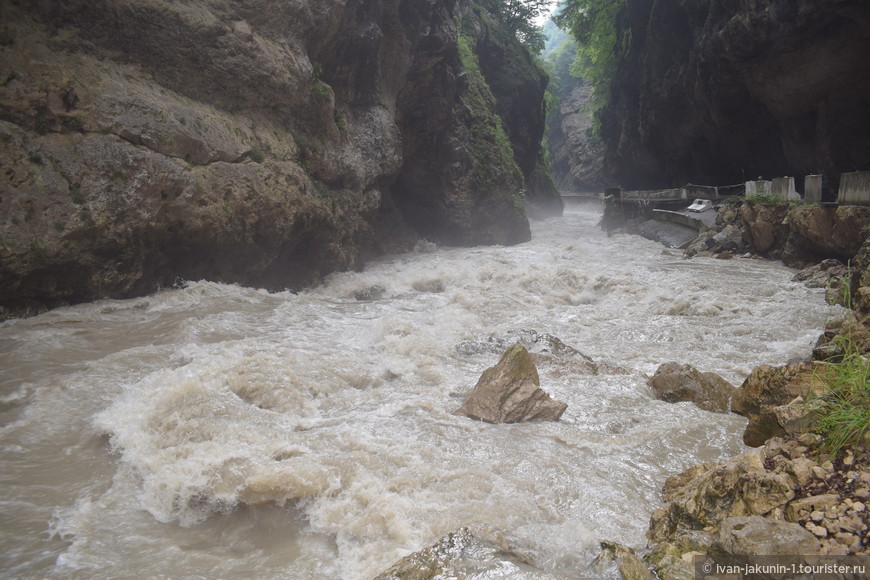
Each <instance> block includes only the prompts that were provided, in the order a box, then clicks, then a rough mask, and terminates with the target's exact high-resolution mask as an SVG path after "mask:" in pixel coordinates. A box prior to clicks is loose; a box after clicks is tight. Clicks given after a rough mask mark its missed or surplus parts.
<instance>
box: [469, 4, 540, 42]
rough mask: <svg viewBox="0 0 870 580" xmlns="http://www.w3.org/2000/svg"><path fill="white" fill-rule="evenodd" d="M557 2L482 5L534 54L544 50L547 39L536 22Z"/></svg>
mask: <svg viewBox="0 0 870 580" xmlns="http://www.w3.org/2000/svg"><path fill="white" fill-rule="evenodd" d="M554 3H555V0H481V2H480V4H481V5H483V7H484V8H486V9H487V10H489V11H490V13H492V14H493V15H495V16H496V17H497V18H498V19H499V21H500V22H501V23H502V25H504V27H505V28H507V29H508V30H510V31H511V32H513V33H514V34H515V35H516V37H517V38H518V39H519V40H520V42H522V43H523V44H524V45H525V46H526V47H527V48H528V49H529V51H531V52H532V53H533V54H538V53H539V52H541V51H542V50H543V49H544V42H545V41H546V38H545V37H544V33H543V32H542V31H541V28H540V26H538V25H537V24H536V23H535V21H536V20H538V19H539V18H540V17H541V16H543V15H544V14H546V13H547V12H548V11H549V10H550V7H551V6H552V5H553V4H554Z"/></svg>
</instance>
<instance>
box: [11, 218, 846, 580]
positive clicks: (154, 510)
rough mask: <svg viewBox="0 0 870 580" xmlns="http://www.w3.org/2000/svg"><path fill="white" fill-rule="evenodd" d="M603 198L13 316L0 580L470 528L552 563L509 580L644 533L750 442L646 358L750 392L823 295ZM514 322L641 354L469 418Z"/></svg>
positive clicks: (353, 546) (286, 572) (248, 557)
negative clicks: (607, 204)
mask: <svg viewBox="0 0 870 580" xmlns="http://www.w3.org/2000/svg"><path fill="white" fill-rule="evenodd" d="M599 218H600V214H599V212H598V208H597V207H594V206H591V207H580V208H568V209H567V210H566V213H565V215H564V216H563V217H561V218H554V219H549V220H546V221H540V222H534V223H533V224H532V230H533V239H532V241H531V242H529V243H527V244H523V245H519V246H513V247H486V248H473V249H467V248H463V249H459V248H439V247H434V246H431V245H427V244H421V245H420V247H419V248H418V251H416V252H414V253H412V254H406V255H401V256H397V257H392V258H389V259H385V260H382V261H379V262H377V263H373V264H371V265H369V267H368V268H367V269H366V271H364V272H359V273H341V274H335V275H332V276H330V277H329V278H328V279H327V280H326V282H325V283H324V284H323V285H321V286H319V287H317V288H313V289H311V290H308V291H305V292H301V293H299V294H292V293H289V292H287V293H277V294H269V293H267V292H265V291H261V290H257V289H251V288H243V287H238V286H231V285H221V284H215V283H209V282H196V283H191V284H189V285H187V286H186V287H185V288H182V289H173V290H166V291H164V292H160V293H159V294H156V295H152V296H148V297H145V298H140V299H132V300H107V301H100V302H97V303H93V304H86V305H79V306H74V307H69V308H61V309H57V310H53V311H51V312H48V313H46V314H43V315H41V316H38V317H35V318H30V319H22V320H14V321H9V322H5V323H3V324H2V325H0V369H2V379H0V380H2V383H0V413H2V431H0V445H2V466H0V478H2V484H0V485H2V488H0V501H2V513H3V520H2V538H0V542H2V546H3V550H2V562H0V570H2V577H3V578H36V577H39V578H42V577H51V578H54V577H57V578H70V577H72V578H109V577H111V578H132V577H136V578H146V577H148V578H163V577H167V578H169V577H171V578H286V579H308V578H311V579H321V578H322V579H349V580H364V579H368V578H371V577H372V576H374V575H376V574H377V573H378V572H380V571H382V570H383V569H384V568H386V567H387V566H388V565H390V564H391V563H392V562H394V561H395V560H397V559H399V558H401V557H402V556H404V555H406V554H408V553H410V552H413V551H416V550H419V549H420V548H422V547H424V546H427V545H429V544H431V543H433V542H435V541H436V540H437V539H439V538H440V537H441V536H443V535H444V534H446V533H447V532H450V531H452V530H455V529H457V528H459V527H460V526H463V525H468V524H488V525H491V526H494V527H496V528H498V529H501V530H503V531H505V532H508V533H509V534H510V535H512V536H513V537H515V538H517V539H518V541H519V542H521V543H523V545H525V546H526V549H527V551H528V553H530V554H532V555H533V556H534V558H535V564H536V565H537V566H538V567H539V568H540V569H542V570H543V571H544V572H543V573H544V574H546V575H541V573H538V574H536V575H530V574H529V573H526V572H523V571H520V570H515V571H513V572H511V571H510V570H508V571H504V570H503V571H502V572H504V573H503V574H501V573H500V575H499V576H498V577H500V578H504V577H508V578H570V577H577V576H578V575H580V574H582V573H585V572H586V571H587V566H588V564H589V562H590V561H591V560H592V559H593V558H594V557H595V555H596V554H597V551H598V542H599V541H600V540H602V539H608V540H613V541H617V542H621V543H623V544H627V545H630V546H633V547H642V546H643V545H645V537H644V534H645V531H646V527H647V524H648V521H649V516H650V513H651V512H652V511H653V510H654V509H656V508H657V507H658V506H659V505H661V503H660V498H659V492H660V489H661V486H662V484H663V482H664V480H665V478H667V477H668V476H670V475H673V474H675V473H678V472H680V471H682V470H684V469H685V468H687V467H689V466H691V465H694V464H697V463H700V462H705V461H712V460H719V459H724V458H727V457H730V456H732V455H735V454H737V453H740V452H742V451H743V450H745V447H744V446H743V444H742V441H741V433H742V431H743V427H744V426H745V419H743V418H741V417H738V416H735V415H721V414H713V413H708V412H705V411H701V410H699V409H697V408H696V407H694V406H693V405H691V404H689V403H681V404H676V405H671V404H667V403H664V402H660V401H656V400H653V399H652V398H651V396H650V391H649V388H648V387H647V385H646V381H645V377H644V376H643V374H642V373H647V374H652V373H653V372H654V371H655V369H656V368H657V367H658V365H659V364H661V363H664V362H668V361H677V362H680V363H690V364H692V365H694V366H696V367H697V368H699V369H700V370H702V371H712V372H716V373H719V374H720V375H722V376H723V377H724V378H725V379H727V380H728V381H730V382H731V383H732V384H734V385H735V386H739V384H740V383H741V382H742V380H743V379H744V378H745V376H746V375H747V374H748V373H749V371H750V370H751V369H752V368H753V367H754V366H756V365H758V364H765V363H766V364H773V365H779V364H784V363H785V362H787V361H789V360H790V359H794V358H798V357H806V356H807V355H809V354H810V351H811V348H812V346H813V344H814V342H815V340H816V338H817V337H818V335H819V334H820V332H821V328H822V325H823V323H824V320H825V317H826V316H827V315H829V314H830V307H829V306H827V305H826V304H825V303H824V300H823V291H822V290H819V289H808V288H806V287H804V286H803V285H802V284H800V283H796V282H791V278H792V276H793V275H794V271H793V270H790V269H788V268H786V267H784V266H782V265H780V264H776V263H772V262H765V261H759V260H751V259H734V260H714V259H704V258H695V259H692V260H684V259H683V258H682V256H681V252H678V251H672V250H667V249H665V248H664V247H663V246H661V245H659V244H656V243H654V242H650V241H648V240H645V239H642V238H640V237H635V236H613V237H610V238H608V237H607V235H606V234H605V233H603V232H602V231H601V230H600V229H599V228H598V227H597V222H598V220H599ZM521 331H523V332H524V333H525V336H535V334H534V333H539V334H544V333H548V334H551V335H553V336H556V337H558V338H559V339H561V340H562V341H563V342H564V343H566V344H567V345H569V346H571V347H573V348H575V349H577V350H579V351H581V352H582V353H584V354H586V355H588V356H589V357H591V358H592V359H594V360H595V361H596V362H597V363H605V364H607V365H613V366H616V367H621V368H620V369H616V368H615V369H611V370H610V371H608V372H602V373H598V374H590V373H589V372H588V371H587V372H584V371H583V370H582V368H581V367H580V366H572V365H570V364H559V363H558V362H552V363H545V364H540V365H539V368H538V370H539V373H540V376H541V387H542V388H543V389H544V390H546V391H547V392H548V393H550V394H551V395H552V396H553V397H554V398H556V399H559V400H562V401H565V402H567V403H568V409H567V411H566V412H565V413H564V415H563V416H562V419H561V421H559V422H557V423H534V424H515V425H491V424H486V423H481V422H475V421H472V420H470V419H468V418H466V417H460V416H455V415H453V411H455V410H456V409H457V408H458V407H459V405H460V404H461V402H462V400H463V395H464V394H466V393H467V392H468V391H469V390H470V389H471V388H472V387H473V386H474V384H475V382H476V381H477V379H478V377H479V376H480V374H481V372H482V371H483V370H484V369H485V368H487V367H489V366H492V365H493V364H495V363H496V362H497V360H498V358H499V355H500V354H501V352H500V351H498V350H497V349H496V348H494V347H493V345H495V344H499V340H502V339H503V340H507V338H509V337H510V336H512V335H516V334H517V333H519V332H521ZM532 331H533V332H532Z"/></svg>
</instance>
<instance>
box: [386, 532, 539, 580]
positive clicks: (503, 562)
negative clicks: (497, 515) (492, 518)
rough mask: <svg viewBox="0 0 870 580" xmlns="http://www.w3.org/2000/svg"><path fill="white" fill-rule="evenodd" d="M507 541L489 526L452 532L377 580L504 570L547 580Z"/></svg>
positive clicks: (425, 578)
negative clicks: (516, 571) (520, 572)
mask: <svg viewBox="0 0 870 580" xmlns="http://www.w3.org/2000/svg"><path fill="white" fill-rule="evenodd" d="M530 562H531V558H530V557H528V556H526V555H524V554H522V553H520V552H519V551H518V550H517V548H516V547H515V546H513V545H512V543H511V542H510V541H509V540H508V538H507V537H506V536H505V535H504V534H502V533H501V532H499V531H498V530H496V529H494V528H490V527H488V526H472V527H464V528H460V529H458V530H456V531H453V532H450V533H449V534H447V535H446V536H444V537H443V538H441V539H440V540H438V541H437V542H435V543H434V544H432V545H431V546H428V547H426V548H423V549H422V550H420V551H418V552H414V553H413V554H409V555H407V556H405V557H404V558H402V559H401V560H399V561H398V562H396V563H395V564H393V565H392V566H390V567H389V568H388V569H387V570H384V571H383V572H382V573H380V574H378V576H376V577H375V579H374V580H432V579H434V578H466V577H468V578H470V577H477V576H478V574H480V575H484V574H487V573H488V572H497V571H499V570H503V569H505V568H508V569H512V570H519V571H523V572H527V573H530V574H534V575H535V577H536V578H538V577H540V578H548V577H550V576H548V575H544V573H543V572H541V571H540V570H538V569H537V568H535V567H534V566H533V565H532V564H531V563H530Z"/></svg>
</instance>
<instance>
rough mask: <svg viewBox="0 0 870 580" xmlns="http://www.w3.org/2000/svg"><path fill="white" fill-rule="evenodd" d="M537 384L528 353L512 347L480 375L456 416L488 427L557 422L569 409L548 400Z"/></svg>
mask: <svg viewBox="0 0 870 580" xmlns="http://www.w3.org/2000/svg"><path fill="white" fill-rule="evenodd" d="M540 384H541V381H540V379H539V378H538V369H537V368H536V367H535V362H534V360H532V356H531V355H530V354H529V351H527V350H526V348H525V347H524V346H522V345H520V344H515V345H513V346H511V347H510V348H508V349H507V350H506V351H505V353H504V354H503V355H502V357H501V360H499V361H498V364H496V365H495V366H494V367H490V368H488V369H486V370H485V371H484V372H483V374H482V375H481V376H480V379H479V380H478V381H477V385H476V386H475V387H474V389H473V390H472V391H471V393H470V394H469V395H468V398H466V399H465V402H464V403H463V404H462V406H461V407H460V408H459V409H458V410H457V411H456V414H457V415H465V416H467V417H470V418H472V419H478V420H481V421H486V422H487V423H520V422H523V421H558V420H559V417H561V416H562V413H564V412H565V409H566V408H567V407H568V405H567V403H563V402H561V401H556V400H554V399H552V398H550V395H548V394H547V393H545V392H544V391H543V390H542V389H541V387H540Z"/></svg>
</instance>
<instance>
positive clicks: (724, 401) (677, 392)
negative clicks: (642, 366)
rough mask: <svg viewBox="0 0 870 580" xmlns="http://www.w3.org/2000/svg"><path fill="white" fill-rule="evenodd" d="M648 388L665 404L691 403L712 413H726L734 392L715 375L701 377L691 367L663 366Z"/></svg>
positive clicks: (650, 380)
mask: <svg viewBox="0 0 870 580" xmlns="http://www.w3.org/2000/svg"><path fill="white" fill-rule="evenodd" d="M648 383H649V386H650V387H652V389H653V392H655V395H656V397H657V398H658V399H661V400H662V401H666V402H668V403H679V402H682V401H691V402H693V403H695V405H697V406H698V407H699V408H701V409H704V410H705V411H713V412H714V413H727V412H728V411H729V410H730V408H731V397H732V396H733V395H734V392H735V390H736V389H735V388H734V387H733V386H732V385H731V383H729V382H728V381H726V380H725V379H723V378H722V377H720V376H719V375H717V374H716V373H702V372H701V371H699V370H698V369H696V368H695V367H693V366H692V365H687V364H683V365H681V364H679V363H675V362H670V363H665V364H663V365H661V366H659V368H658V369H657V370H656V372H655V374H654V375H653V376H652V377H650V379H649V381H648Z"/></svg>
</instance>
